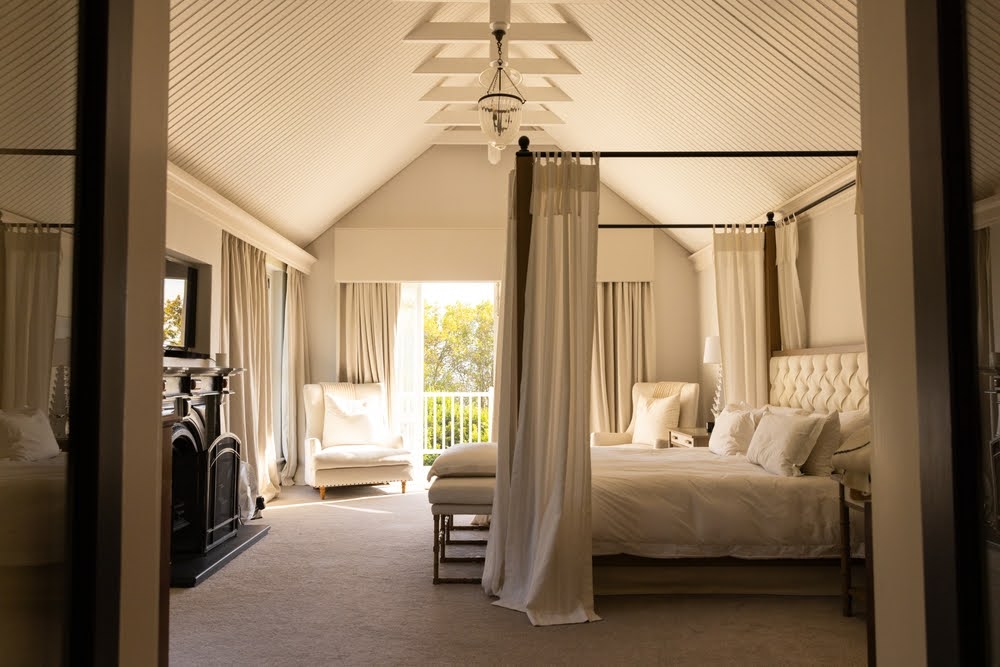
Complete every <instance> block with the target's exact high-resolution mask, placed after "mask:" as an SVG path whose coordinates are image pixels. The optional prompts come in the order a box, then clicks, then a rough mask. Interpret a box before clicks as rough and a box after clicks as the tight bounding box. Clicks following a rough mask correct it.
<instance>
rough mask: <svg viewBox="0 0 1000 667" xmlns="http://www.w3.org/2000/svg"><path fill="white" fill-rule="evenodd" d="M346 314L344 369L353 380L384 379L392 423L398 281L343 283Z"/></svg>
mask: <svg viewBox="0 0 1000 667" xmlns="http://www.w3.org/2000/svg"><path fill="white" fill-rule="evenodd" d="M342 290H343V292H342V300H341V303H343V304H344V317H343V319H342V320H341V331H340V339H341V340H342V341H343V345H344V349H343V356H342V357H341V359H342V362H341V373H343V378H344V381H346V382H353V383H364V382H382V383H384V384H385V389H386V396H387V397H388V403H389V423H390V424H395V423H396V421H395V417H394V414H393V404H394V403H395V400H394V399H395V396H396V385H395V377H394V373H393V370H394V363H395V361H394V359H395V345H396V320H397V319H398V317H399V302H400V294H401V290H400V285H399V283H344V284H343V287H342Z"/></svg>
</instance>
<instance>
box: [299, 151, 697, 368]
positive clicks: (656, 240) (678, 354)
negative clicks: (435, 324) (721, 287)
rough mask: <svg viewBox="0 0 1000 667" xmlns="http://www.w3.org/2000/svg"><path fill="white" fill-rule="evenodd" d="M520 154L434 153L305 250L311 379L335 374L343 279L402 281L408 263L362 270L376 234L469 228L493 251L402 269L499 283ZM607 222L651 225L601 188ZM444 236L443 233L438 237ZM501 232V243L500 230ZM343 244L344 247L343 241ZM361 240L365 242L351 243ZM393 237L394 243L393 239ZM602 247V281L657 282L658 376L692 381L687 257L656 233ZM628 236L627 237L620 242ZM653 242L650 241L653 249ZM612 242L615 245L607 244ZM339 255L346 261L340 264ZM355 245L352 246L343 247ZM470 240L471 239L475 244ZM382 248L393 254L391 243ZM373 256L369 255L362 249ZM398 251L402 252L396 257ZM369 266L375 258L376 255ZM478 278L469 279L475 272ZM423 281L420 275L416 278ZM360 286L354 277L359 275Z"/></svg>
mask: <svg viewBox="0 0 1000 667" xmlns="http://www.w3.org/2000/svg"><path fill="white" fill-rule="evenodd" d="M513 165H514V152H513V151H512V150H511V151H505V152H504V155H503V160H502V162H501V164H499V165H496V166H494V165H491V164H489V163H488V162H487V160H486V151H485V149H484V148H483V147H481V146H435V147H432V148H431V149H429V150H428V151H427V152H425V153H424V154H423V155H421V156H420V157H419V158H417V159H416V160H415V161H414V162H412V163H411V164H410V165H409V166H408V167H407V168H406V169H404V170H403V171H401V172H400V173H399V174H397V175H396V176H395V177H394V178H393V179H392V180H390V181H389V182H387V183H386V184H385V185H383V186H382V188H380V189H379V190H378V191H377V192H375V193H374V194H373V195H371V196H370V197H369V198H368V199H366V200H365V201H364V202H362V203H361V204H359V205H358V206H357V207H356V208H355V209H354V210H352V211H351V212H350V213H348V214H347V215H346V216H345V217H344V218H342V219H341V220H340V221H339V222H337V224H336V225H335V226H334V227H332V228H331V229H329V230H327V231H326V232H325V233H323V234H322V235H320V236H319V237H318V238H317V239H316V240H315V241H313V243H312V244H311V245H309V246H308V247H307V248H306V250H307V251H308V252H309V253H310V254H312V255H313V256H315V257H316V258H317V261H316V263H315V264H314V265H313V272H312V275H310V276H309V278H308V279H307V280H306V302H307V317H308V320H309V336H310V354H311V356H312V371H313V378H314V379H316V380H331V379H335V378H336V375H337V352H336V351H337V340H336V331H337V313H338V311H339V303H338V294H337V290H336V289H335V288H334V280H336V278H337V277H340V278H341V279H344V277H345V273H346V272H348V271H350V272H352V275H358V276H363V278H364V279H367V280H378V279H381V280H392V279H397V280H398V279H402V278H400V277H399V276H401V275H402V274H401V273H400V271H403V268H400V266H399V265H400V264H401V263H402V262H403V261H406V260H405V259H396V260H394V263H395V266H392V267H383V269H380V271H385V272H386V273H385V274H384V275H385V277H382V278H378V277H376V276H375V274H372V273H370V272H369V273H364V274H362V273H360V271H361V270H362V269H363V268H364V267H361V266H359V262H358V261H357V253H358V252H360V251H361V250H362V249H364V248H367V247H369V246H371V244H372V242H373V240H374V239H376V238H378V237H379V234H389V235H396V236H397V237H398V238H396V239H394V240H393V245H394V246H399V245H400V243H401V242H400V241H399V239H401V238H405V239H406V240H407V245H408V246H410V247H413V248H423V249H425V250H426V251H427V252H431V249H428V244H433V242H434V241H433V239H436V238H438V237H440V236H441V235H442V234H443V235H444V236H447V234H448V230H455V229H462V230H465V233H467V234H468V235H469V236H470V238H471V237H475V238H482V239H486V238H490V239H493V241H492V243H494V244H496V246H497V247H495V248H490V249H486V250H483V249H481V248H480V249H477V250H476V252H477V257H479V259H478V262H479V263H477V264H474V265H473V266H471V267H470V265H469V264H468V263H467V262H466V263H462V262H458V261H456V262H455V263H453V264H452V265H449V264H448V263H447V261H433V262H427V261H424V260H418V261H414V262H412V263H411V264H409V265H408V266H406V267H404V268H405V271H403V273H405V275H406V276H407V277H406V279H408V280H414V281H417V280H428V281H431V280H463V279H464V280H476V279H478V280H498V279H499V278H500V271H501V269H502V266H501V261H502V252H501V251H502V247H503V246H502V239H503V235H502V230H503V229H505V227H506V216H507V184H508V173H509V171H510V170H511V169H512V168H513ZM600 221H601V222H603V223H633V224H636V223H638V224H648V223H649V220H648V219H646V218H645V217H643V216H642V215H641V214H640V213H638V212H637V211H636V210H635V209H634V208H632V207H631V206H629V205H628V204H627V203H626V202H625V201H624V200H623V199H622V198H621V197H619V196H618V195H617V194H615V193H614V192H613V191H612V190H610V189H608V188H607V187H603V186H602V188H601V217H600ZM442 230H444V231H442ZM497 230H501V234H500V235H499V236H496V231H497ZM338 237H339V239H340V240H339V241H338V240H337V239H338ZM362 237H363V238H364V239H366V240H365V245H360V244H357V242H356V240H355V239H358V238H362ZM390 238H391V237H390ZM601 239H602V240H601V241H600V243H599V249H598V254H599V257H598V265H599V268H600V269H601V271H600V274H601V275H600V276H599V278H601V279H605V280H610V279H612V277H614V279H617V280H636V279H639V278H640V277H641V276H642V275H645V276H647V278H646V279H653V280H654V283H655V284H654V287H653V294H654V304H655V306H654V307H655V308H656V312H657V325H658V326H657V366H656V370H657V375H658V377H660V378H663V379H671V380H692V381H693V380H695V379H696V378H697V374H698V370H697V359H698V355H699V354H700V350H699V349H698V345H699V344H698V342H697V333H694V332H692V330H691V327H690V326H689V324H688V323H690V322H694V321H696V320H697V317H698V310H697V306H698V304H697V298H696V295H695V292H696V286H697V285H696V281H695V277H694V270H693V269H692V267H691V266H690V263H689V262H687V261H686V259H685V258H686V256H687V253H686V252H685V251H684V250H683V249H682V248H681V247H680V246H679V245H677V243H676V242H675V241H673V239H671V238H670V237H668V236H666V235H665V234H662V233H661V232H656V231H653V230H641V231H639V232H629V231H625V232H619V231H608V230H602V231H601ZM623 239H628V240H623ZM649 239H653V242H652V243H650V242H649ZM609 241H610V242H609ZM338 243H340V244H342V245H341V246H340V247H339V255H340V256H341V257H342V261H343V262H345V263H346V262H350V263H351V266H349V267H346V268H345V267H344V266H342V265H341V264H338V260H337V256H338ZM348 243H351V244H352V245H351V246H350V247H345V246H346V244H348ZM470 243H471V242H470ZM384 248H385V249H386V251H387V252H388V250H389V249H390V248H389V246H388V245H385V246H384ZM364 251H365V252H369V251H368V250H364ZM397 254H398V253H397ZM370 257H371V262H372V263H374V262H376V261H381V260H377V258H376V257H374V255H371V256H370ZM473 271H474V273H470V272H473ZM418 274H419V275H418ZM355 279H358V278H355Z"/></svg>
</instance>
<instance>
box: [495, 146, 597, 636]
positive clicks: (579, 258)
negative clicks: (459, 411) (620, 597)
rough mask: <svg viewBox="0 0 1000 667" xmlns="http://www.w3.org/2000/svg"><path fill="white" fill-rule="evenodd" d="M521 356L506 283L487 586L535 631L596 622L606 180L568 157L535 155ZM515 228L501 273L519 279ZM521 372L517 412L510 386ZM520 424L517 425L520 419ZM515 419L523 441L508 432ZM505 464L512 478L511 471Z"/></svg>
mask: <svg viewBox="0 0 1000 667" xmlns="http://www.w3.org/2000/svg"><path fill="white" fill-rule="evenodd" d="M532 179H533V180H532V196H531V213H532V217H533V226H532V232H531V243H530V246H531V250H530V252H529V257H528V271H527V277H526V285H525V290H524V300H525V302H524V323H523V324H524V333H523V355H522V359H520V360H515V359H513V358H512V357H513V355H514V354H515V353H514V352H512V351H511V347H512V346H515V345H516V344H517V343H516V339H517V327H516V323H514V322H512V320H513V318H514V317H516V314H515V301H516V295H517V290H516V287H514V288H513V289H512V285H511V283H512V282H513V281H509V282H508V281H507V280H505V285H504V289H503V292H504V299H503V302H504V303H503V315H502V324H501V327H500V330H501V331H500V335H501V338H502V341H503V343H502V344H503V349H502V350H501V354H500V357H501V363H500V364H499V366H500V368H499V370H500V373H499V375H500V377H499V378H498V382H497V394H498V400H497V410H496V413H495V414H497V418H498V421H499V424H498V433H499V442H498V448H499V465H498V468H499V470H498V474H497V493H496V495H495V496H494V502H493V521H492V523H491V526H490V539H489V543H488V548H487V555H486V566H485V570H484V575H483V587H484V589H485V590H486V592H488V593H491V594H493V595H496V596H497V597H498V598H499V600H497V602H496V604H498V605H500V606H503V607H507V608H510V609H515V610H519V611H523V612H526V613H527V614H528V619H529V620H530V621H531V623H532V624H534V625H554V624H559V623H581V622H585V621H593V620H598V618H599V617H598V616H597V615H596V614H595V613H594V594H593V579H592V576H593V575H592V566H591V527H590V520H591V513H590V451H589V445H588V434H589V433H590V425H589V421H590V419H589V417H590V415H589V412H590V365H591V362H592V355H593V347H592V346H593V339H592V337H591V335H592V332H593V330H594V300H595V295H594V284H595V282H596V277H597V214H598V201H599V188H600V178H599V174H598V163H597V158H596V155H595V159H594V164H593V165H583V164H581V163H580V159H579V158H577V157H569V156H567V155H554V156H553V155H550V156H545V155H542V156H536V157H535V159H534V169H533V176H532ZM514 228H515V226H514V225H509V226H508V252H507V264H506V267H505V276H507V277H509V276H512V275H514V273H515V272H516V266H517V261H516V260H517V258H516V249H515V248H516V246H514V245H513V244H514V243H516V239H513V238H511V237H513V236H514ZM512 362H515V363H519V364H520V367H521V373H522V375H521V386H520V392H519V403H518V405H515V404H514V396H515V394H514V391H513V388H512V381H513V378H514V377H515V376H516V366H514V363H512ZM514 415H516V417H514ZM515 419H516V424H517V432H516V437H514V433H513V431H512V427H513V425H514V420H515ZM508 461H509V462H510V470H509V477H508V471H507V470H505V469H504V468H505V467H506V464H507V462H508Z"/></svg>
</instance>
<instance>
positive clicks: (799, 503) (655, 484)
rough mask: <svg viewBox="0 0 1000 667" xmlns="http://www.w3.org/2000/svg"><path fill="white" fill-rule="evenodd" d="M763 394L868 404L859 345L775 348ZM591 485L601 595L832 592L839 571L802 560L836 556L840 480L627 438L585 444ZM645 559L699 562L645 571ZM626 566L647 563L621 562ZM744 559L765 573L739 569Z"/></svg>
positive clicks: (796, 401)
mask: <svg viewBox="0 0 1000 667" xmlns="http://www.w3.org/2000/svg"><path fill="white" fill-rule="evenodd" d="M769 397H770V404H772V405H776V406H781V407H786V408H797V409H804V410H807V411H810V412H829V411H833V410H836V411H838V412H841V413H842V414H846V412H844V411H850V412H851V413H863V412H865V411H867V408H868V368H867V359H866V356H865V354H864V352H863V348H860V346H859V347H854V346H851V347H844V348H836V349H830V350H803V351H800V352H797V353H776V354H775V356H773V357H772V359H771V361H770V394H769ZM591 483H592V487H593V489H592V494H591V499H592V527H591V530H592V535H593V554H594V556H595V559H594V562H595V566H597V567H595V589H596V590H598V591H599V592H602V593H627V592H628V593H634V592H654V591H655V592H664V591H671V592H678V591H683V592H706V591H709V592H721V591H725V592H766V593H808V594H816V593H821V594H831V595H832V594H836V593H837V591H838V576H837V572H838V570H837V568H836V567H822V568H816V567H810V566H812V565H826V564H830V565H833V564H834V563H836V562H838V561H837V560H836V559H837V558H838V556H839V555H840V502H839V486H838V484H837V483H836V482H835V481H834V480H833V479H831V478H830V477H828V476H810V475H805V476H799V477H782V476H778V475H773V474H771V473H769V472H767V471H765V470H764V469H762V468H761V467H759V466H757V465H755V464H752V463H750V462H749V461H747V459H746V457H745V456H743V455H735V456H719V455H717V454H715V453H714V452H712V451H710V450H708V449H707V448H670V449H656V448H653V447H649V446H645V445H635V444H630V445H617V446H604V447H592V448H591ZM859 523H860V522H854V523H853V524H852V526H851V552H852V554H853V555H854V556H861V555H863V553H864V546H863V543H864V527H863V526H861V525H858V524H859ZM650 564H660V565H694V564H697V565H700V566H704V567H698V568H682V569H683V570H684V571H683V572H682V573H678V572H677V571H676V570H677V568H673V569H674V570H675V571H674V572H672V573H669V572H668V573H667V574H666V575H660V574H656V575H653V574H652V573H651V572H650V568H648V567H645V566H648V565H650ZM634 565H642V566H644V567H642V568H641V569H642V570H644V571H643V572H641V574H636V573H635V571H634V570H633V571H631V572H628V571H626V570H625V569H624V568H627V567H631V566H634ZM748 565H749V566H753V565H759V566H763V567H764V569H762V568H761V567H757V568H752V567H751V568H745V569H743V572H747V574H736V572H737V570H736V566H748ZM768 566H771V567H768ZM773 566H778V567H773ZM657 569H658V570H661V571H669V570H670V569H671V568H657ZM610 573H614V576H612V575H611V574H610ZM804 573H805V574H804ZM623 574H624V576H622V575H623Z"/></svg>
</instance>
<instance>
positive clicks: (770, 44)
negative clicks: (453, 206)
mask: <svg viewBox="0 0 1000 667" xmlns="http://www.w3.org/2000/svg"><path fill="white" fill-rule="evenodd" d="M968 6H969V10H968V14H969V43H970V58H969V75H970V90H971V111H972V114H971V115H972V135H973V181H974V192H975V195H976V198H977V199H981V198H984V197H987V196H990V195H993V194H996V193H997V189H998V187H1000V122H998V116H997V109H998V108H1000V56H998V52H997V46H996V45H997V43H998V42H1000V22H998V17H1000V0H969V1H968ZM856 14H857V12H856V2H855V0H768V1H767V2H759V1H756V0H632V1H629V2H626V1H625V0H604V1H603V2H601V1H596V2H566V3H561V4H560V3H552V2H548V3H539V4H534V3H531V2H526V3H523V2H515V3H514V4H513V7H512V14H511V19H512V24H513V25H514V26H517V25H518V24H522V25H524V24H528V23H536V24H554V23H571V24H573V25H574V26H575V28H573V29H572V30H567V31H562V34H564V35H565V34H572V35H577V37H576V38H574V39H575V40H576V41H566V40H562V41H558V42H552V43H546V42H544V41H541V42H540V41H530V42H528V41H526V42H522V43H519V42H517V41H516V40H514V41H512V42H511V43H509V44H507V45H506V46H507V49H506V50H507V52H508V54H509V56H510V57H511V59H512V60H513V61H515V63H516V61H517V60H518V59H519V58H533V59H538V58H553V59H555V58H559V59H560V60H561V61H563V63H564V65H563V68H564V69H568V70H569V71H576V72H578V73H577V74H548V75H531V76H526V81H525V85H526V86H528V87H530V88H531V89H533V90H537V89H544V88H545V87H550V86H551V87H553V88H552V92H551V94H546V95H544V98H545V99H546V100H548V101H537V100H536V101H534V102H532V103H531V105H530V106H529V109H531V110H532V111H535V112H538V113H535V114H533V115H534V116H535V117H536V118H540V119H543V120H545V119H548V120H549V121H553V123H552V124H545V125H543V126H542V127H540V128H536V129H535V130H533V132H532V134H533V136H535V137H537V138H538V139H539V140H546V138H547V137H550V138H551V139H549V141H552V142H554V143H556V144H557V145H558V146H559V147H561V148H564V149H580V150H589V149H604V150H612V149H618V150H630V149H631V150H635V149H660V150H707V149H723V150H776V149H810V148H812V149H856V148H859V141H860V139H859V116H860V113H859V99H858V98H859V95H858V57H857V39H856V28H857V25H856V24H857V17H856ZM487 20H488V7H487V3H486V2H478V3H477V2H441V3H424V2H413V1H405V2H401V1H393V0H366V1H365V2H359V1H349V0H287V1H283V2H274V1H273V0H172V2H171V54H170V55H171V67H170V115H169V149H170V159H171V160H172V161H173V162H175V163H176V164H177V165H178V166H180V167H181V168H182V169H184V170H185V171H187V172H188V173H190V174H192V175H193V176H195V177H196V178H198V179H200V180H201V181H203V182H204V183H206V184H207V185H209V186H210V187H212V188H214V189H215V190H217V191H218V192H219V193H220V194H222V195H223V196H225V197H227V198H228V199H230V200H231V201H233V202H234V203H235V204H237V205H238V206H240V207H242V208H244V209H246V210H247V211H248V212H249V213H251V214H252V215H254V216H255V217H257V218H259V219H260V220H262V221H264V222H265V223H267V224H268V225H270V226H272V227H273V228H274V229H275V230H276V231H278V232H280V233H282V234H284V235H285V236H287V237H288V238H290V239H291V240H293V241H295V242H296V243H300V244H305V243H308V242H309V241H310V240H312V239H313V238H315V237H316V236H318V235H319V234H320V233H322V232H323V231H324V230H326V229H327V228H328V227H329V226H330V225H331V224H334V223H335V222H336V221H337V220H339V219H340V218H341V217H342V216H343V215H344V214H346V213H347V212H348V211H350V210H351V209H352V208H353V207H354V206H356V205H357V204H358V203H360V202H361V201H363V200H364V199H365V198H366V197H367V196H368V195H369V194H371V193H372V192H374V191H375V190H377V189H378V188H379V187H381V186H382V184H383V183H385V182H386V181H387V180H389V179H390V178H392V177H393V176H394V175H395V174H396V173H398V172H399V171H400V170H401V169H402V168H404V167H405V166H406V165H408V164H409V163H410V162H411V161H412V160H413V159H414V158H416V157H417V156H418V155H420V154H421V153H422V152H423V151H425V150H426V149H427V148H429V147H430V146H431V145H433V144H434V143H435V142H437V141H441V142H442V143H460V142H463V141H467V139H465V138H464V137H466V136H468V134H466V133H467V132H468V129H470V128H460V127H459V128H451V127H447V126H442V125H435V124H428V123H427V122H426V121H427V120H429V119H431V118H432V117H436V118H438V119H441V118H462V115H461V114H451V113H441V112H450V111H462V110H465V109H468V108H471V106H470V105H471V103H472V102H474V99H471V98H470V99H469V100H468V101H467V102H463V101H461V100H454V99H450V97H452V95H449V93H448V91H444V93H442V92H441V90H440V86H466V87H469V86H471V85H472V81H473V79H474V76H472V75H470V74H464V75H462V74H415V73H414V72H415V71H417V70H418V69H420V68H421V67H422V66H424V67H426V66H427V64H428V63H430V62H432V61H434V59H436V58H437V59H456V58H481V59H486V58H487V57H488V54H489V52H490V51H489V49H490V38H489V35H488V27H487ZM427 22H449V23H481V24H482V25H483V37H482V42H480V43H477V42H468V41H465V42H455V43H447V42H441V41H421V40H415V39H414V38H413V34H416V35H420V34H427V32H428V31H427V29H426V28H424V29H423V31H421V30H418V29H420V28H421V26H424V25H425V24H426V23H427ZM75 24H76V2H75V0H11V2H8V3H7V4H6V5H5V13H4V21H3V22H2V23H0V53H2V54H3V55H4V57H3V58H2V59H0V89H2V90H3V91H4V95H3V96H0V146H5V147H26V148H50V149H51V148H56V149H60V148H65V149H71V148H72V147H73V132H74V118H73V116H74V107H75V94H74V87H75V79H76V67H75V57H76V36H75ZM415 30H416V31H417V32H416V33H414V31H415ZM430 32H431V33H433V32H435V31H434V30H431V31H430ZM452 32H454V31H452ZM536 32H537V31H536ZM557 32H558V31H557ZM512 35H514V36H516V27H515V28H514V29H513V30H512ZM407 36H410V39H407ZM448 62H454V61H451V60H450V61H448ZM542 64H544V63H542ZM434 91H437V92H434ZM540 97H542V96H541V95H540ZM422 98H427V99H425V100H423V101H422ZM529 101H530V100H529ZM536 145H538V144H537V143H536ZM485 154H486V151H485V149H484V151H483V158H484V159H485ZM849 162H850V161H849V160H836V159H778V160H669V161H668V160H613V159H607V160H604V161H603V162H602V174H603V177H604V180H605V182H606V183H607V185H608V186H610V187H611V188H612V189H613V190H615V191H616V192H618V193H619V194H620V195H622V196H623V197H624V198H625V199H626V200H627V201H628V202H630V203H631V204H632V205H634V206H635V207H636V208H638V209H639V210H641V211H642V212H644V213H645V214H646V215H647V216H649V217H650V219H652V220H653V221H655V222H664V223H692V222H711V223H726V222H743V221H747V220H750V219H754V218H756V217H758V216H760V215H761V214H762V213H764V212H765V211H767V210H768V209H769V208H771V207H773V206H775V205H776V204H778V203H779V202H781V201H783V200H785V199H787V198H788V197H790V196H792V195H794V194H796V193H798V192H800V191H802V190H804V189H805V188H807V187H808V186H809V185H811V184H813V183H815V182H817V181H819V180H821V179H823V178H824V177H826V176H827V175H829V174H831V173H833V172H835V171H837V170H838V169H839V168H842V167H843V166H844V165H845V164H849ZM72 169H73V166H72V158H66V157H27V156H4V157H2V158H0V209H6V210H9V211H13V212H15V213H19V214H21V215H24V216H25V217H29V218H33V219H39V220H43V221H47V222H65V221H68V220H69V219H70V217H71V212H72V184H71V182H70V181H71V177H72ZM497 177H498V178H503V175H502V174H500V173H499V171H498V175H497ZM456 187H461V184H460V183H458V184H456ZM606 222H613V221H610V220H607V221H606ZM675 236H676V237H677V238H678V239H679V240H680V241H681V242H682V243H684V244H685V245H686V246H687V247H688V248H690V249H696V248H698V247H701V246H702V245H704V243H705V242H706V239H705V235H704V234H700V233H698V232H685V230H677V232H676V234H675Z"/></svg>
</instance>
